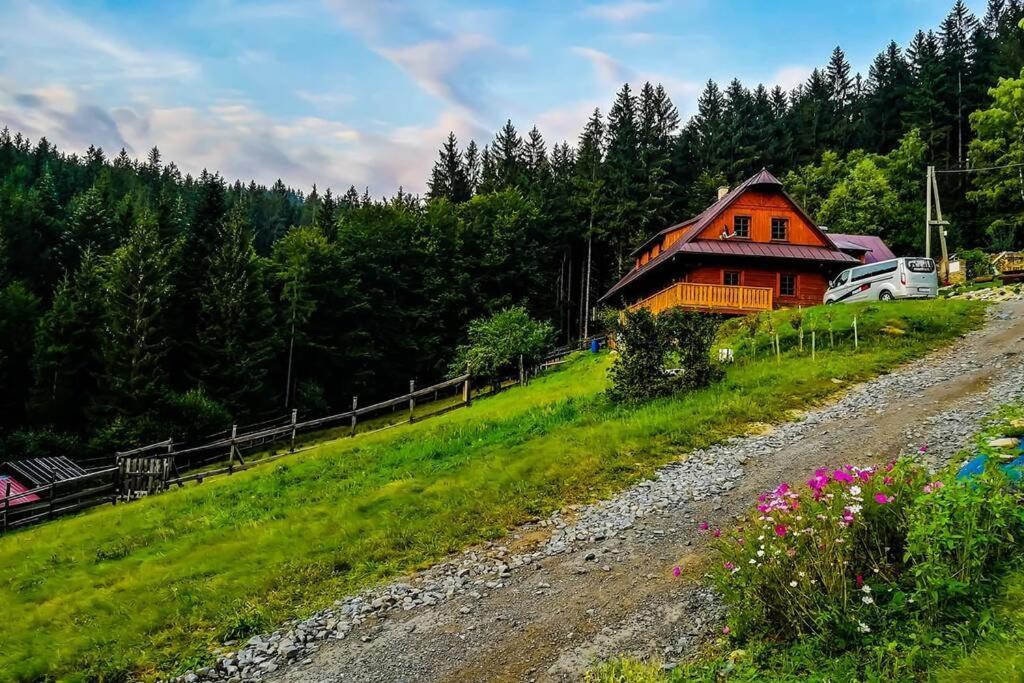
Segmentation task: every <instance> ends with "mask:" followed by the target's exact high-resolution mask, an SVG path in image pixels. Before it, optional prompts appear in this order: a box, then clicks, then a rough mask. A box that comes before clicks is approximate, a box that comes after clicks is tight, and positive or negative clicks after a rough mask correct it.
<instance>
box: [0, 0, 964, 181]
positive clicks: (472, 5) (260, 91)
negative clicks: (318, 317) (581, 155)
mask: <svg viewBox="0 0 1024 683" xmlns="http://www.w3.org/2000/svg"><path fill="white" fill-rule="evenodd" d="M951 4H952V2H951V0H949V1H946V0H943V1H938V2H936V1H928V0H888V1H882V0H860V1H851V2H841V1H838V0H826V1H822V0H814V1H805V0H792V1H776V2H765V1H764V0H759V1H753V0H736V1H731V2H730V1H726V0H718V1H716V0H625V1H621V2H616V1H612V2H582V1H573V2H541V1H538V0H526V1H523V2H505V1H498V0H495V1H492V2H445V1H439V0H420V1H418V2H416V1H409V2H406V1H405V0H379V1H374V0H361V1H360V0H294V1H291V2H289V1H286V0H281V1H280V2H278V1H276V0H263V1H255V2H243V1H242V0H205V1H202V2H199V1H196V2H192V1H190V0H178V1H177V2H173V3H171V2H148V1H147V2H113V1H106V2H104V1H100V0H78V1H76V2H59V1H49V2H24V1H23V2H18V1H15V0H0V126H2V125H7V126H9V127H10V128H12V129H16V130H21V131H23V132H25V133H26V134H28V135H29V136H31V137H32V138H33V139H36V138H38V137H39V136H41V135H46V136H47V137H48V138H49V139H50V140H51V141H53V142H55V143H57V144H58V145H60V146H62V147H64V148H66V149H68V150H70V151H80V150H83V149H85V148H86V147H87V146H88V145H89V144H96V145H100V146H102V147H103V148H104V149H105V150H107V151H108V152H109V153H116V152H117V151H118V150H119V149H120V148H121V147H125V148H126V149H127V150H128V152H129V153H130V154H132V155H133V156H137V157H143V156H145V154H146V153H147V151H148V149H149V148H150V147H152V146H153V145H157V146H159V147H160V149H161V151H162V152H163V155H164V158H165V160H174V161H175V162H177V163H178V165H179V166H180V167H181V168H182V169H183V170H185V171H190V172H193V173H195V172H198V171H199V170H201V169H202V168H204V167H206V168H209V169H211V170H213V169H216V170H219V171H221V172H222V173H223V174H224V175H225V176H227V177H228V179H230V180H233V179H235V178H242V179H249V178H255V179H256V180H257V181H260V182H265V183H270V182H273V181H274V180H275V179H277V178H278V177H280V178H283V179H284V180H285V182H287V183H289V184H292V185H294V186H297V187H300V188H308V187H310V186H311V185H312V184H313V183H314V182H316V183H317V184H318V185H319V186H320V188H321V190H322V189H323V188H324V187H328V186H329V187H332V188H334V189H335V190H336V191H344V190H345V189H346V188H347V187H348V186H349V185H350V184H354V185H356V186H357V187H359V188H362V187H364V186H368V187H369V188H370V190H371V192H372V193H374V194H376V195H380V194H391V193H392V192H393V191H394V190H395V189H396V188H397V187H398V186H399V185H404V187H405V188H406V190H409V191H412V192H421V191H423V190H424V182H425V179H426V176H427V174H428V172H429V169H430V167H431V164H432V162H433V159H434V158H435V156H436V151H437V148H438V146H439V145H440V142H441V141H442V139H443V138H444V136H445V135H447V133H448V131H449V130H454V131H455V132H456V134H457V135H458V136H459V138H460V140H461V141H462V142H465V141H467V140H468V139H469V138H471V137H472V138H475V139H476V140H477V141H478V142H479V143H481V144H482V143H484V142H487V141H489V140H490V138H491V136H492V134H493V131H494V130H495V129H496V128H497V127H498V126H499V125H500V124H501V123H503V122H504V120H505V119H506V118H508V117H511V118H512V119H513V121H514V122H515V123H516V125H517V126H518V127H519V128H520V130H521V131H524V132H525V131H526V130H528V129H529V128H530V127H531V126H532V125H534V124H536V125H538V126H539V127H540V129H541V132H542V133H544V135H545V138H546V139H547V140H548V142H549V144H551V143H554V142H558V141H560V140H562V139H569V140H570V141H574V140H575V137H576V135H577V133H578V131H579V129H580V127H581V125H582V123H583V121H584V120H585V118H586V116H587V115H588V114H589V112H590V111H591V110H593V108H594V107H595V106H597V107H601V108H602V110H604V109H606V108H607V107H608V105H609V104H610V102H611V99H612V97H613V95H614V93H615V91H616V90H617V88H618V87H619V85H621V83H622V82H624V81H629V82H632V83H635V84H639V83H642V82H643V81H644V80H652V81H658V82H661V83H663V84H664V85H665V87H666V88H667V89H668V91H669V94H670V95H671V96H672V98H673V99H674V101H675V102H676V104H677V106H678V107H679V109H680V112H681V113H682V114H683V115H684V117H685V116H687V115H688V114H690V113H691V112H692V111H693V109H694V107H695V100H696V97H697V94H698V93H699V91H700V89H701V88H702V87H703V83H704V82H706V81H707V79H708V78H712V79H715V80H716V81H719V82H720V83H723V84H724V83H725V82H727V81H728V80H730V79H731V78H733V77H734V76H736V77H739V78H740V79H741V80H743V81H744V82H745V83H746V84H748V85H754V84H756V83H758V82H764V83H766V84H767V85H774V84H780V85H782V86H784V87H786V88H787V89H788V88H791V87H793V86H794V85H796V84H797V83H799V82H800V81H802V80H803V79H804V78H806V76H807V74H808V73H809V72H810V70H811V69H812V68H813V67H814V66H817V65H821V64H824V63H825V62H826V61H827V59H828V57H829V54H830V53H831V51H832V49H833V48H834V47H835V46H836V45H841V46H842V47H843V49H844V50H845V51H846V53H847V55H848V57H849V59H850V61H851V63H852V64H853V67H854V69H855V70H860V71H862V72H864V73H865V74H866V72H867V65H868V64H869V63H870V61H871V59H872V58H873V57H874V55H875V54H876V53H877V52H878V51H880V50H881V49H882V48H883V47H884V46H885V45H886V44H887V43H888V41H889V40H890V39H894V40H896V41H897V42H898V43H900V44H901V45H906V43H907V42H908V41H909V39H910V38H911V36H912V35H913V33H914V32H915V31H916V29H918V28H934V27H937V26H938V23H939V22H940V21H941V19H942V17H943V16H944V15H945V14H946V13H947V12H948V10H949V7H950V5H951ZM968 4H969V5H970V6H971V8H972V9H973V10H974V11H975V12H976V13H978V14H979V15H980V14H982V13H983V12H984V0H972V1H971V2H969V3H968Z"/></svg>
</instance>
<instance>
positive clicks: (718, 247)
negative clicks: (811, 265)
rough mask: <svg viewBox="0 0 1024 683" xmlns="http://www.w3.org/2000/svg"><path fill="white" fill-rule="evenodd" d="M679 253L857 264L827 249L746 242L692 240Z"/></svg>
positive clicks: (839, 252)
mask: <svg viewBox="0 0 1024 683" xmlns="http://www.w3.org/2000/svg"><path fill="white" fill-rule="evenodd" d="M679 251H681V252H685V253H688V254H725V255H728V256H760V257H764V258H783V259H801V260H804V261H836V262H839V263H851V262H857V260H856V259H854V258H853V257H852V256H850V255H849V254H845V253H843V252H841V251H837V250H835V249H829V248H828V247H817V246H811V245H803V244H772V243H765V242H750V241H746V240H737V239H732V240H694V241H692V242H688V243H687V244H684V245H682V246H681V247H680V248H679Z"/></svg>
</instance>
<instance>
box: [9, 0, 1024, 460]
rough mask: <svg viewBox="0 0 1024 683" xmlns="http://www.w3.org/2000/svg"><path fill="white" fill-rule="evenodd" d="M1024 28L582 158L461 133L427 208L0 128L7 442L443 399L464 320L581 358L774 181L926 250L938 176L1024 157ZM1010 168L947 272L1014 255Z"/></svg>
mask: <svg viewBox="0 0 1024 683" xmlns="http://www.w3.org/2000/svg"><path fill="white" fill-rule="evenodd" d="M1022 16H1024V5H1022V4H1021V3H1020V2H1018V1H1017V0H1012V1H1011V0H992V1H991V2H990V3H989V6H988V8H987V11H986V13H985V16H984V17H983V18H982V19H981V20H980V21H979V20H978V19H977V18H976V17H974V16H972V14H971V12H970V11H969V10H968V8H967V7H966V5H965V4H964V3H963V2H953V6H952V8H951V10H950V12H949V13H948V15H947V17H946V19H945V20H944V21H943V22H942V23H941V25H940V26H936V27H932V28H933V30H931V31H929V30H927V27H923V29H924V30H922V31H921V32H920V33H918V34H917V35H916V36H915V37H914V38H913V40H912V41H910V42H909V44H905V45H903V46H902V47H901V46H900V45H898V44H897V43H895V42H892V43H890V44H889V45H888V46H885V47H884V49H882V50H881V52H880V53H879V54H878V56H877V57H876V58H875V60H874V61H873V62H872V63H871V65H870V68H869V70H868V72H867V74H866V76H862V74H858V73H856V72H855V71H854V70H853V69H852V68H851V66H850V63H849V60H848V59H847V57H846V54H845V53H844V51H843V49H842V47H836V48H835V49H834V50H833V51H832V53H831V55H824V54H822V55H819V58H820V59H821V62H822V64H821V66H820V67H819V68H818V69H815V70H814V71H813V72H812V73H811V75H810V77H809V78H808V79H807V80H806V81H805V82H804V83H802V84H800V85H799V86H798V87H796V88H795V89H793V90H792V91H790V92H786V91H784V90H782V88H779V87H771V86H770V84H764V85H762V84H744V83H742V82H740V81H739V80H732V81H730V82H723V83H722V84H721V85H719V84H717V83H715V82H713V81H708V83H707V85H706V87H705V88H704V90H703V92H702V93H701V94H700V96H699V99H698V102H697V108H696V109H697V113H696V115H695V116H693V117H692V118H691V119H690V120H689V121H681V120H680V117H679V113H678V110H677V108H676V106H675V104H674V103H673V102H672V100H671V98H670V96H669V93H668V92H667V91H666V90H665V88H664V87H662V86H661V85H660V84H656V83H644V84H643V85H642V86H640V87H638V88H637V90H635V91H634V90H632V89H631V86H629V85H626V86H623V87H622V88H621V89H620V90H619V91H618V93H617V94H616V95H615V97H614V99H613V100H611V101H609V103H608V104H609V105H610V106H609V108H608V109H607V110H606V113H602V111H600V110H595V111H594V113H593V115H592V116H591V117H590V119H589V120H588V121H587V123H586V124H585V126H584V128H583V130H582V131H581V132H580V135H579V137H578V138H576V139H575V140H570V141H568V142H567V141H563V140H554V139H545V137H544V135H543V132H542V131H541V130H540V129H539V128H537V127H536V126H531V125H530V123H529V122H513V121H512V120H508V121H506V123H505V124H504V125H503V126H502V127H501V129H500V130H499V131H497V132H496V134H495V136H494V137H493V139H491V140H490V141H489V144H486V145H478V144H477V142H475V141H473V140H467V141H464V142H465V144H464V145H462V146H460V144H459V141H458V140H457V139H456V137H455V135H454V133H451V134H449V135H448V137H447V140H444V141H441V146H440V153H439V156H438V160H437V163H436V164H435V166H434V168H433V171H432V173H431V176H430V178H429V180H428V187H429V193H428V197H427V199H428V200H429V201H420V199H419V198H418V197H414V196H411V195H409V194H408V193H406V192H405V191H404V190H403V189H402V188H398V191H397V193H396V194H395V195H394V196H393V197H391V198H390V199H374V198H372V197H371V196H370V190H369V188H366V187H359V188H356V187H354V186H350V187H349V188H348V189H347V190H346V191H344V192H343V193H341V194H337V195H336V194H334V193H333V192H332V191H331V190H330V189H323V188H318V187H316V186H314V187H313V188H312V189H311V190H310V191H309V192H308V194H307V193H304V192H302V191H300V190H296V189H292V188H289V187H288V186H286V185H285V184H284V182H283V181H280V180H278V181H277V182H275V183H273V184H272V185H270V186H262V185H258V184H257V183H255V182H253V181H249V182H248V183H246V182H243V181H241V180H233V179H225V178H222V177H221V176H220V175H219V174H218V173H217V172H216V171H215V170H213V169H211V170H208V171H207V170H204V171H203V172H202V173H201V174H199V176H198V177H193V176H191V175H187V174H184V173H183V172H182V171H181V170H179V169H178V167H177V166H176V165H175V163H174V162H173V161H172V160H169V159H165V158H163V156H162V155H161V154H160V151H159V150H158V149H156V148H154V149H152V150H149V152H148V153H147V154H146V155H145V158H144V159H141V160H135V159H132V158H131V157H130V156H129V155H128V153H127V152H126V151H124V150H115V151H114V153H113V154H109V153H107V152H104V150H101V149H98V148H95V147H90V148H89V149H88V150H87V151H86V152H85V153H84V154H83V155H81V156H77V155H70V154H66V153H63V152H61V151H59V150H58V149H56V148H55V147H54V146H53V145H52V144H50V143H49V141H47V140H46V139H45V138H44V139H40V140H38V141H29V140H28V139H26V138H25V137H24V136H23V135H22V134H20V133H18V132H16V131H15V132H11V131H9V130H7V129H6V128H5V129H3V130H0V304H2V305H3V306H5V307H6V308H7V309H8V311H9V316H8V319H6V320H4V321H2V324H3V325H4V326H5V329H9V330H10V335H9V336H6V337H5V338H4V339H2V340H0V375H2V377H0V378H2V379H3V381H4V388H5V389H6V391H5V397H4V399H3V401H4V402H5V403H4V406H3V408H4V411H5V412H4V415H3V418H2V419H0V440H2V439H5V438H7V437H9V436H10V435H11V434H12V433H13V431H14V430H15V429H17V428H19V427H20V428H22V429H24V430H45V429H52V430H54V431H56V432H61V433H63V432H68V433H73V434H75V435H76V436H77V437H79V438H80V440H81V441H82V442H83V443H92V444H93V445H94V446H96V447H100V446H99V444H107V443H112V442H113V440H114V439H115V437H118V438H119V437H120V436H123V437H125V438H127V437H128V436H131V437H132V438H135V437H138V438H150V437H153V438H160V439H163V438H166V436H167V433H166V432H168V431H172V432H173V431H176V430H177V431H181V430H183V429H186V428H187V426H186V425H185V424H183V423H182V422H181V420H183V419H184V418H182V417H181V415H182V413H181V411H180V410H178V409H177V408H176V407H175V406H174V405H173V404H174V402H175V401H176V400H177V398H176V397H181V396H186V395H190V392H192V391H193V390H195V389H196V388H197V387H201V388H202V389H203V391H204V395H205V396H206V397H207V398H208V399H210V400H212V401H214V402H216V404H217V405H219V406H222V407H224V409H226V410H228V411H229V412H230V413H231V421H238V422H245V421H247V420H249V419H250V418H254V419H255V418H256V417H257V416H259V415H262V413H263V412H264V411H267V410H272V409H278V410H284V408H285V405H286V404H287V406H288V407H289V408H290V407H293V406H297V407H300V408H301V409H304V410H311V411H322V410H330V409H342V408H343V407H344V406H347V405H350V403H351V398H352V395H354V394H358V395H359V396H360V400H361V401H366V400H372V399H374V398H383V397H384V396H389V395H394V394H396V393H399V392H402V391H404V390H405V388H406V387H407V386H408V381H409V379H412V378H415V379H416V380H417V381H419V382H420V383H423V382H430V381H432V380H434V379H437V378H439V377H440V376H442V375H443V374H444V373H445V372H447V370H448V368H449V366H450V364H451V362H452V359H453V358H454V353H455V349H456V348H457V347H458V345H459V344H461V343H464V342H465V338H466V332H467V325H468V321H470V320H473V319H475V318H479V317H484V316H488V315H491V314H493V313H495V312H496V311H500V310H502V309H504V308H507V307H510V306H517V305H522V306H524V307H525V309H526V311H527V312H528V313H529V315H530V316H531V317H532V318H535V319H540V320H547V321H550V322H552V323H553V328H554V329H555V331H556V336H557V341H558V342H560V343H565V342H569V341H572V340H574V339H579V338H580V337H582V336H583V335H584V334H588V333H592V332H595V331H597V330H595V323H594V321H593V320H592V311H593V308H594V306H595V305H596V301H597V299H598V298H599V297H600V296H601V294H602V293H603V292H605V291H607V289H608V288H609V287H610V286H611V285H612V284H613V283H614V282H615V281H616V280H617V279H618V277H619V276H620V275H621V274H622V273H623V272H625V271H628V270H629V269H630V268H632V266H633V255H632V250H633V249H634V248H635V247H636V246H637V244H638V242H639V241H640V240H641V239H643V238H645V237H648V236H650V235H651V234H653V233H654V232H656V231H658V230H660V229H662V228H664V227H666V226H667V225H670V224H672V223H675V222H678V221H680V220H684V219H686V218H688V217H690V216H693V215H694V214H696V213H698V212H700V211H701V210H703V209H704V208H705V207H706V206H707V205H708V204H710V203H711V202H712V201H714V198H715V196H716V191H717V190H718V188H719V187H720V186H723V185H726V186H735V184H736V183H738V182H740V181H742V180H744V179H745V178H747V177H748V176H750V175H751V174H752V173H754V172H756V171H758V170H759V169H760V168H761V167H767V168H769V169H770V170H772V171H773V172H774V173H776V174H777V175H779V176H780V177H784V179H785V181H786V185H787V189H788V190H789V191H790V192H791V193H792V194H793V195H794V197H795V198H796V199H797V200H798V201H800V202H802V203H803V204H804V206H805V207H806V208H807V209H808V210H809V211H810V213H811V215H812V216H813V217H814V218H815V219H817V220H819V221H820V222H821V223H824V224H826V225H828V226H829V227H830V228H832V229H833V230H835V231H843V232H852V233H867V232H871V233H876V234H879V235H880V236H882V237H883V238H884V239H885V240H886V241H887V242H888V243H889V244H890V246H892V247H893V249H894V250H895V251H896V252H897V253H898V254H900V255H903V254H916V253H920V252H921V250H922V248H923V239H922V238H923V234H922V233H923V230H922V225H923V222H924V201H923V199H924V192H923V187H922V184H923V168H924V166H925V165H927V164H929V163H931V164H935V165H936V166H937V167H939V168H954V167H958V166H964V165H966V164H967V163H968V158H969V159H970V164H971V165H972V166H974V167H978V166H985V165H992V166H1003V165H1007V164H1016V163H1020V162H1021V159H1024V156H1022V152H1021V150H1020V149H1018V148H1019V147H1020V145H1019V144H1018V142H1016V141H1018V140H1020V139H1021V138H1022V134H1021V131H1020V125H1019V124H1018V123H1017V122H1018V121H1020V120H1022V117H1021V116H1019V112H1018V111H1017V109H1018V108H1019V107H1018V106H1017V105H1016V104H1014V103H1015V102H1016V101H1018V100H1019V99H1020V98H1019V97H1017V95H1018V94H1019V93H1018V92H1017V91H1018V90H1020V85H1019V84H1020V82H1021V79H1020V73H1021V67H1022V66H1024V29H1021V28H1020V26H1019V20H1020V19H1021V17H1022ZM878 47H882V46H878ZM1000 78H1003V79H1008V80H1004V81H1003V82H1002V84H1000V85H998V88H996V89H995V90H992V91H991V92H990V89H992V88H993V87H994V86H997V84H998V83H999V79H1000ZM517 124H522V125H521V126H520V127H519V128H517ZM520 130H523V131H529V132H528V133H526V134H525V135H524V134H521V133H520V132H519V131H520ZM967 150H970V154H968V153H967ZM1018 170H1019V169H1018V168H1017V167H1016V166H1013V165H1010V166H1008V167H1007V168H1005V169H1000V170H999V171H993V172H986V173H977V174H974V175H972V176H969V177H967V176H960V175H940V177H939V178H940V189H941V191H942V193H943V194H942V196H943V209H944V217H947V218H948V220H950V222H951V224H950V226H949V241H950V247H951V249H954V250H960V251H962V250H963V249H965V248H971V247H981V248H987V249H1016V248H1020V247H1022V246H1024V229H1022V228H1021V226H1022V224H1024V218H1022V216H1024V200H1022V199H1021V197H1022V194H1021V193H1020V191H1019V189H1020V178H1019V173H1017V171H1018ZM787 174H788V175H787ZM342 189H343V188H342ZM143 223H144V224H146V225H147V226H149V227H147V235H148V236H147V237H146V243H147V246H144V247H143V245H141V244H139V242H138V234H137V233H138V226H139V225H140V224H143ZM227 226H231V228H230V229H228V227H227ZM239 226H244V227H239ZM128 245H132V246H131V247H130V248H128V250H129V251H131V252H132V253H133V254H134V255H133V256H132V259H134V261H135V263H134V265H132V266H131V268H129V267H128V265H127V262H126V258H127V252H126V250H125V249H126V247H128ZM149 255H153V256H154V260H153V261H152V262H149V261H146V263H145V264H144V263H143V262H142V261H141V260H139V259H148V258H149ZM134 275H138V276H139V277H141V278H142V280H140V281H139V282H137V283H135V284H133V285H131V286H132V287H135V289H136V291H135V292H134V293H133V294H132V296H133V297H135V298H134V299H130V300H133V301H135V302H136V303H138V304H139V306H140V308H139V309H137V310H134V311H129V309H128V308H127V307H126V304H125V297H126V296H128V294H127V292H126V288H128V287H129V280H130V277H132V276H134ZM126 278H128V279H126ZM143 289H147V290H148V293H143V291H142V290H143ZM114 291H117V292H119V294H118V296H117V297H113V296H110V295H109V294H108V293H111V292H114ZM611 303H613V304H615V305H617V304H619V303H621V302H618V301H615V302H611ZM131 317H134V318H135V319H136V322H135V323H134V326H133V325H132V324H129V323H128V322H127V319H128V318H131ZM293 323H294V324H293ZM143 331H145V335H144V337H142V338H139V339H136V337H135V336H134V335H135V334H136V333H140V334H141V333H142V332H143ZM114 349H117V351H116V352H115V351H114ZM134 366H138V367H140V368H145V371H141V370H139V371H134V370H130V368H131V367H134ZM125 445H126V444H118V446H119V447H123V446H125Z"/></svg>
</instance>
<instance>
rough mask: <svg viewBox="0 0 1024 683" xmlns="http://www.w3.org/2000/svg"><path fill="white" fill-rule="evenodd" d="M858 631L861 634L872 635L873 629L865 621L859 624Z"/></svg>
mask: <svg viewBox="0 0 1024 683" xmlns="http://www.w3.org/2000/svg"><path fill="white" fill-rule="evenodd" d="M857 630H858V631H860V632H861V633H871V627H870V626H868V625H867V624H865V623H864V622H863V621H858V622H857Z"/></svg>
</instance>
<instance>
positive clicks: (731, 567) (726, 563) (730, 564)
mask: <svg viewBox="0 0 1024 683" xmlns="http://www.w3.org/2000/svg"><path fill="white" fill-rule="evenodd" d="M722 566H723V567H725V568H726V569H728V570H729V571H732V570H733V569H736V565H734V564H733V563H732V562H725V563H724V564H722Z"/></svg>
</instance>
